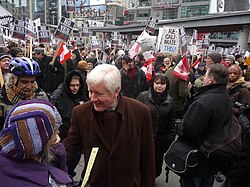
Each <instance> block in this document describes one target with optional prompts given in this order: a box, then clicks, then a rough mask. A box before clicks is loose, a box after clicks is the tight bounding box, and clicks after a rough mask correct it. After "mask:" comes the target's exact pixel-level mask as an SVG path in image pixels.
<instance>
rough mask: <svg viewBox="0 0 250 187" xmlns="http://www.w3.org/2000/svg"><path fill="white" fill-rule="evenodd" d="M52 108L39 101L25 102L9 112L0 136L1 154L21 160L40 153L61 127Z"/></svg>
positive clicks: (54, 109)
mask: <svg viewBox="0 0 250 187" xmlns="http://www.w3.org/2000/svg"><path fill="white" fill-rule="evenodd" d="M61 123H62V121H61V116H60V114H59V113H58V111H57V109H56V107H55V106H53V105H52V104H51V103H50V102H48V101H46V100H42V99H34V100H26V101H23V102H19V103H18V104H16V105H15V106H14V107H13V109H12V110H11V111H10V112H9V114H8V116H7V118H6V120H5V123H4V129H3V130H2V131H1V134H0V145H1V147H2V151H3V152H4V153H6V154H7V155H8V156H10V157H12V158H16V159H19V160H24V159H28V158H33V157H34V156H35V155H38V154H39V153H41V151H42V150H43V148H44V147H45V146H46V145H47V143H48V141H49V139H50V138H51V136H52V134H53V133H54V131H55V130H57V129H59V127H60V125H61Z"/></svg>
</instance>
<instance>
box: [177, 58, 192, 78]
mask: <svg viewBox="0 0 250 187" xmlns="http://www.w3.org/2000/svg"><path fill="white" fill-rule="evenodd" d="M189 73H190V67H189V64H188V60H187V56H186V55H185V56H184V57H183V58H182V59H181V60H180V62H179V63H178V64H177V65H176V66H175V68H174V70H173V75H174V76H175V77H178V78H180V79H182V80H185V81H186V80H187V79H188V74H189Z"/></svg>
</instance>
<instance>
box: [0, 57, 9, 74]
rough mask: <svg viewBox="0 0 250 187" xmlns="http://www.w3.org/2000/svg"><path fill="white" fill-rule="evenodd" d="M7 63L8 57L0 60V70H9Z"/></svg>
mask: <svg viewBox="0 0 250 187" xmlns="http://www.w3.org/2000/svg"><path fill="white" fill-rule="evenodd" d="M9 62H10V58H8V57H7V58H3V59H1V60H0V67H1V68H2V70H4V71H8V70H9Z"/></svg>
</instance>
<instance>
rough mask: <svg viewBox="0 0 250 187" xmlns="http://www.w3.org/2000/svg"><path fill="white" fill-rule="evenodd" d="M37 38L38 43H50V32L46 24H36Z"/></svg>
mask: <svg viewBox="0 0 250 187" xmlns="http://www.w3.org/2000/svg"><path fill="white" fill-rule="evenodd" d="M37 28H38V40H39V43H40V44H45V43H50V40H51V38H50V32H49V27H47V26H38V27H37Z"/></svg>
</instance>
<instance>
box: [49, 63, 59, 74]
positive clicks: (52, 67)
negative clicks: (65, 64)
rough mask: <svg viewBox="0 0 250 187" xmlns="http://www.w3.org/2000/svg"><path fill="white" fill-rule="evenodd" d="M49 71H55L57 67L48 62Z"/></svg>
mask: <svg viewBox="0 0 250 187" xmlns="http://www.w3.org/2000/svg"><path fill="white" fill-rule="evenodd" d="M49 72H50V73H56V72H57V68H56V67H55V66H54V65H53V64H49Z"/></svg>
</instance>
